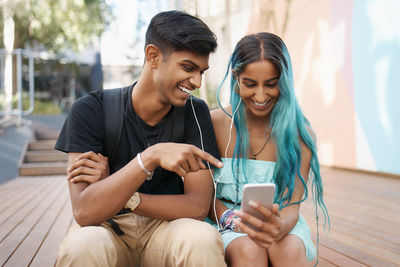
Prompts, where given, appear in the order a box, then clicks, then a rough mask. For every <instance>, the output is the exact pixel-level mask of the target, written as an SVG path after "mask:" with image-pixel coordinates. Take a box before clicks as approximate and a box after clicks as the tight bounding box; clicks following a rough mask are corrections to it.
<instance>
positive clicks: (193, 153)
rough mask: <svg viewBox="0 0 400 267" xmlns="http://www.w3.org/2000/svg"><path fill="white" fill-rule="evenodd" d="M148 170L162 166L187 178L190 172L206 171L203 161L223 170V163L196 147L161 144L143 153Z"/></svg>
mask: <svg viewBox="0 0 400 267" xmlns="http://www.w3.org/2000/svg"><path fill="white" fill-rule="evenodd" d="M142 159H143V162H144V165H145V167H146V169H148V170H154V169H155V168H156V167H157V166H160V167H162V168H164V169H166V170H169V171H172V172H175V173H176V174H178V175H179V176H181V177H185V176H186V175H187V174H188V173H189V172H197V171H198V170H200V169H206V166H205V164H204V163H203V160H205V161H208V162H209V163H211V164H212V165H214V166H215V167H218V168H221V167H222V166H223V165H222V162H221V161H219V160H218V159H216V158H215V157H213V156H212V155H211V154H209V153H207V152H205V151H203V150H201V149H199V148H198V147H196V146H194V145H188V144H179V143H159V144H156V145H154V146H151V147H149V148H148V149H146V150H145V151H143V152H142Z"/></svg>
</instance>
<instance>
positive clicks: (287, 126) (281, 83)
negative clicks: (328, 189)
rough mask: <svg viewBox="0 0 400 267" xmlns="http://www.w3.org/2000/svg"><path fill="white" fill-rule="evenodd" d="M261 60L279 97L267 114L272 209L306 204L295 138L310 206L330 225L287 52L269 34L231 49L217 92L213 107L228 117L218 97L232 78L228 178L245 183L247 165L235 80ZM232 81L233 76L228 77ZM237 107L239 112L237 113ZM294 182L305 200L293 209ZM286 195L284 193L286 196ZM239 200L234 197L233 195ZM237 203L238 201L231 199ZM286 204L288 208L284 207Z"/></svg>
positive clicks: (242, 110)
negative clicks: (272, 72) (274, 76)
mask: <svg viewBox="0 0 400 267" xmlns="http://www.w3.org/2000/svg"><path fill="white" fill-rule="evenodd" d="M260 60H269V61H270V62H271V63H272V64H273V65H274V66H275V68H276V69H277V71H278V73H279V80H278V87H279V91H280V96H279V99H278V101H277V102H276V103H275V106H274V108H273V110H272V111H271V112H272V113H271V121H270V124H271V125H270V126H271V127H272V130H271V137H273V138H274V140H275V141H276V146H277V150H276V158H277V160H276V165H275V170H274V175H273V176H274V181H275V184H276V191H275V200H274V202H275V203H278V204H279V206H280V208H281V209H282V208H284V207H286V206H287V205H293V204H299V203H301V202H303V201H304V200H306V199H307V197H308V188H307V183H306V181H305V177H303V176H302V175H301V173H300V166H301V148H300V142H299V137H300V138H301V140H303V142H304V143H305V145H306V146H307V147H308V148H309V149H310V151H311V161H310V175H309V179H308V181H307V182H310V180H312V183H311V188H312V194H313V200H314V202H315V205H316V208H317V205H318V206H319V207H320V208H321V210H322V211H323V214H324V217H325V223H326V222H328V224H330V220H329V215H328V210H327V208H326V206H325V203H324V201H323V185H322V178H321V174H320V169H319V161H318V156H317V152H316V151H317V150H316V145H315V141H314V140H313V137H312V136H311V134H310V131H311V126H310V123H309V121H308V120H307V119H306V118H305V116H304V115H303V112H302V111H301V109H300V106H299V104H298V102H297V99H296V96H295V92H294V85H293V71H292V63H291V60H290V56H289V52H288V50H287V48H286V46H285V44H284V43H283V41H282V40H281V39H280V38H279V37H278V36H276V35H274V34H271V33H258V34H251V35H247V36H245V37H243V38H242V39H241V40H240V41H239V42H238V44H237V45H236V47H235V50H234V52H233V54H232V55H231V57H230V60H229V64H228V68H227V71H226V73H225V76H224V78H223V80H222V82H221V84H220V86H219V87H218V90H217V95H218V96H217V100H218V105H219V106H220V107H221V108H222V110H223V111H224V112H225V113H226V114H227V115H228V116H230V117H232V115H230V114H228V113H227V112H226V111H225V110H224V108H223V107H222V105H221V102H220V100H219V92H220V90H221V87H222V85H223V84H224V82H225V81H226V78H227V77H228V75H229V74H230V73H231V79H230V103H231V105H232V110H236V109H237V112H236V113H234V114H233V122H234V125H235V128H236V145H235V149H234V153H233V157H232V158H233V164H232V172H233V173H234V174H235V176H236V179H238V175H239V172H242V173H243V175H244V176H245V178H246V173H247V172H246V165H247V164H246V162H247V161H246V160H243V159H247V156H248V155H249V133H248V129H247V123H246V116H245V107H244V105H242V104H241V103H242V102H241V99H240V95H239V94H238V92H237V90H238V84H237V80H236V77H235V76H239V75H240V73H241V72H243V70H244V68H245V67H246V66H247V65H248V64H251V63H253V62H257V61H260ZM233 72H234V73H235V74H236V75H232V73H233ZM238 105H239V107H238ZM296 176H298V177H299V179H300V181H301V183H302V185H303V187H304V197H303V198H302V199H301V200H300V201H298V202H295V203H290V201H291V199H292V196H293V191H294V187H295V179H296ZM246 180H247V179H246ZM238 184H239V181H238V180H237V181H236V185H237V186H236V190H238ZM285 190H287V191H286V193H285ZM236 195H238V194H236ZM236 202H238V199H236ZM287 203H290V204H287Z"/></svg>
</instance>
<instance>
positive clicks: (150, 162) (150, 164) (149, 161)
mask: <svg viewBox="0 0 400 267" xmlns="http://www.w3.org/2000/svg"><path fill="white" fill-rule="evenodd" d="M140 155H141V158H142V162H143V166H144V167H145V168H146V169H147V170H149V171H151V172H152V171H154V169H155V168H157V166H158V164H157V162H156V159H155V157H154V156H153V155H154V151H153V148H152V147H149V148H147V149H146V150H144V151H143V152H141V153H140Z"/></svg>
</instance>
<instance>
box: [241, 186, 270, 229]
mask: <svg viewBox="0 0 400 267" xmlns="http://www.w3.org/2000/svg"><path fill="white" fill-rule="evenodd" d="M274 194H275V184H274V183H263V184H245V185H244V186H243V198H242V208H241V209H242V211H244V212H247V213H248V214H250V215H252V216H254V217H256V218H258V219H260V220H263V221H264V220H265V217H264V216H263V215H262V214H261V213H259V212H258V211H257V210H255V209H254V208H252V207H251V206H250V205H249V201H250V200H253V201H258V202H260V203H261V204H263V205H264V206H266V207H268V208H271V207H272V204H274ZM246 225H248V226H249V227H251V228H252V229H255V230H257V228H256V227H254V226H253V225H250V224H247V223H246Z"/></svg>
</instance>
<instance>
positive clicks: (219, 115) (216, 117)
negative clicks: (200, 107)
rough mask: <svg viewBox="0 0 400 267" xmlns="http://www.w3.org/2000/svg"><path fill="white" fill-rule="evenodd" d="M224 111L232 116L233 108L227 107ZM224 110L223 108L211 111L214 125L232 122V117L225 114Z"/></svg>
mask: <svg viewBox="0 0 400 267" xmlns="http://www.w3.org/2000/svg"><path fill="white" fill-rule="evenodd" d="M224 110H225V111H226V112H227V113H228V114H230V113H231V111H232V108H231V106H227V107H224ZM224 110H222V108H217V109H213V110H211V112H210V113H211V119H212V121H213V123H214V124H216V123H218V124H221V123H225V122H229V121H230V117H229V116H228V115H227V114H226V113H225V112H224Z"/></svg>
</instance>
